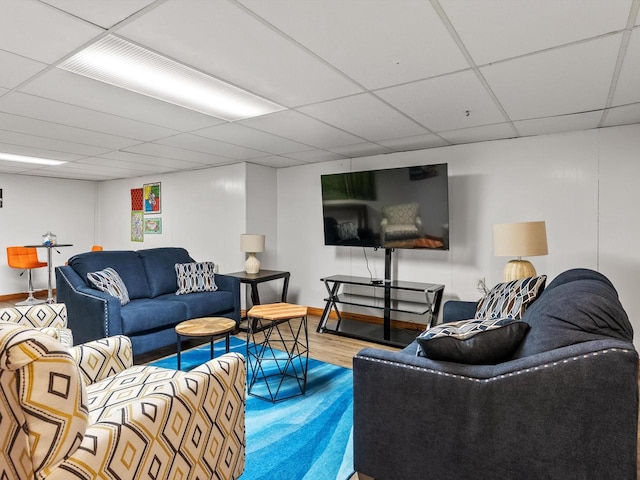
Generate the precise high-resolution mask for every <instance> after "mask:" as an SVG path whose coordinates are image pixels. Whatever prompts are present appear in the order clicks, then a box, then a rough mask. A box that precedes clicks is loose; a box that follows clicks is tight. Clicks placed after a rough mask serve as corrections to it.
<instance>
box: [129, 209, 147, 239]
mask: <svg viewBox="0 0 640 480" xmlns="http://www.w3.org/2000/svg"><path fill="white" fill-rule="evenodd" d="M131 241H132V242H144V212H142V211H134V212H131Z"/></svg>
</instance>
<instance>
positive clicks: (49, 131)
mask: <svg viewBox="0 0 640 480" xmlns="http://www.w3.org/2000/svg"><path fill="white" fill-rule="evenodd" d="M1 109H2V105H1V103H0V110H1ZM0 130H7V131H11V132H20V133H26V134H29V135H35V136H38V137H46V138H53V139H58V140H64V141H68V142H73V143H81V144H85V145H93V146H96V147H104V148H108V149H118V148H124V147H127V146H129V145H133V144H136V143H138V142H137V141H136V140H132V139H130V138H124V137H117V136H115V135H108V134H104V133H100V132H93V131H90V130H85V129H83V128H77V127H70V126H67V125H60V124H57V123H51V122H45V121H42V120H35V119H33V118H27V117H21V116H18V115H11V114H8V113H0Z"/></svg>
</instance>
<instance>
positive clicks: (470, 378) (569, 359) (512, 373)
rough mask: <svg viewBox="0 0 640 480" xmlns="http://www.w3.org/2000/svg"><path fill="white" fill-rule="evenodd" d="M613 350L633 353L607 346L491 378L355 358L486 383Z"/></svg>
mask: <svg viewBox="0 0 640 480" xmlns="http://www.w3.org/2000/svg"><path fill="white" fill-rule="evenodd" d="M614 352H623V353H634V352H633V350H629V349H625V348H608V349H606V350H601V351H599V352H592V353H587V354H584V355H576V356H575V357H571V358H565V359H564V360H558V361H556V362H552V363H545V364H544V365H538V366H536V367H530V368H525V369H524V370H517V371H515V372H510V373H504V374H502V375H498V376H497V377H491V378H472V377H467V376H464V375H456V374H453V373H447V372H441V371H439V370H433V369H432V368H424V367H417V366H415V365H407V364H406V363H401V362H392V361H390V360H382V359H380V358H372V357H367V356H364V355H356V356H355V358H359V359H362V360H369V361H372V362H377V363H382V364H385V365H393V366H395V367H401V368H408V369H409V370H418V371H421V372H427V373H435V374H436V375H442V376H445V377H451V378H459V379H462V380H469V381H471V382H477V383H488V382H492V381H495V380H501V379H504V378H509V377H514V376H516V375H521V374H523V373H529V372H535V371H538V370H540V369H543V368H550V367H555V366H556V365H560V364H561V363H569V362H575V361H576V360H580V359H582V358H589V357H595V356H598V355H603V354H606V353H614Z"/></svg>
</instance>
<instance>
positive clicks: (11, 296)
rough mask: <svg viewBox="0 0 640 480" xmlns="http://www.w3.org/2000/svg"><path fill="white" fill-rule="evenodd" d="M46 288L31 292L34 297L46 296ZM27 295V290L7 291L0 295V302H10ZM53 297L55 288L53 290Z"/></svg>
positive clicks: (22, 298)
mask: <svg viewBox="0 0 640 480" xmlns="http://www.w3.org/2000/svg"><path fill="white" fill-rule="evenodd" d="M47 293H48V292H47V290H36V291H35V292H33V296H34V297H36V298H47ZM28 295H29V292H20V293H8V294H6V295H0V302H11V301H13V300H24V299H25V298H27V296H28ZM53 295H54V297H55V290H54V291H53Z"/></svg>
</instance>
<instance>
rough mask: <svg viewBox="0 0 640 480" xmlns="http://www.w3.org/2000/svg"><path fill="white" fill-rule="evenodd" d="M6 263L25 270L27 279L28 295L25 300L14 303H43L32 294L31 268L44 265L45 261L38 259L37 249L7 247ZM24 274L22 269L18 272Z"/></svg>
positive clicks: (45, 264)
mask: <svg viewBox="0 0 640 480" xmlns="http://www.w3.org/2000/svg"><path fill="white" fill-rule="evenodd" d="M7 263H8V264H9V266H10V267H11V268H20V269H22V270H26V271H27V278H28V280H29V296H28V297H27V299H26V300H23V301H22V302H18V303H16V305H36V304H38V303H44V302H45V301H44V300H38V299H37V298H35V297H34V296H33V292H34V290H33V280H32V276H31V270H32V269H33V268H41V267H46V266H47V262H41V261H40V260H38V251H37V250H36V249H35V248H33V247H7ZM22 274H24V271H23V272H22V273H21V274H20V275H22Z"/></svg>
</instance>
